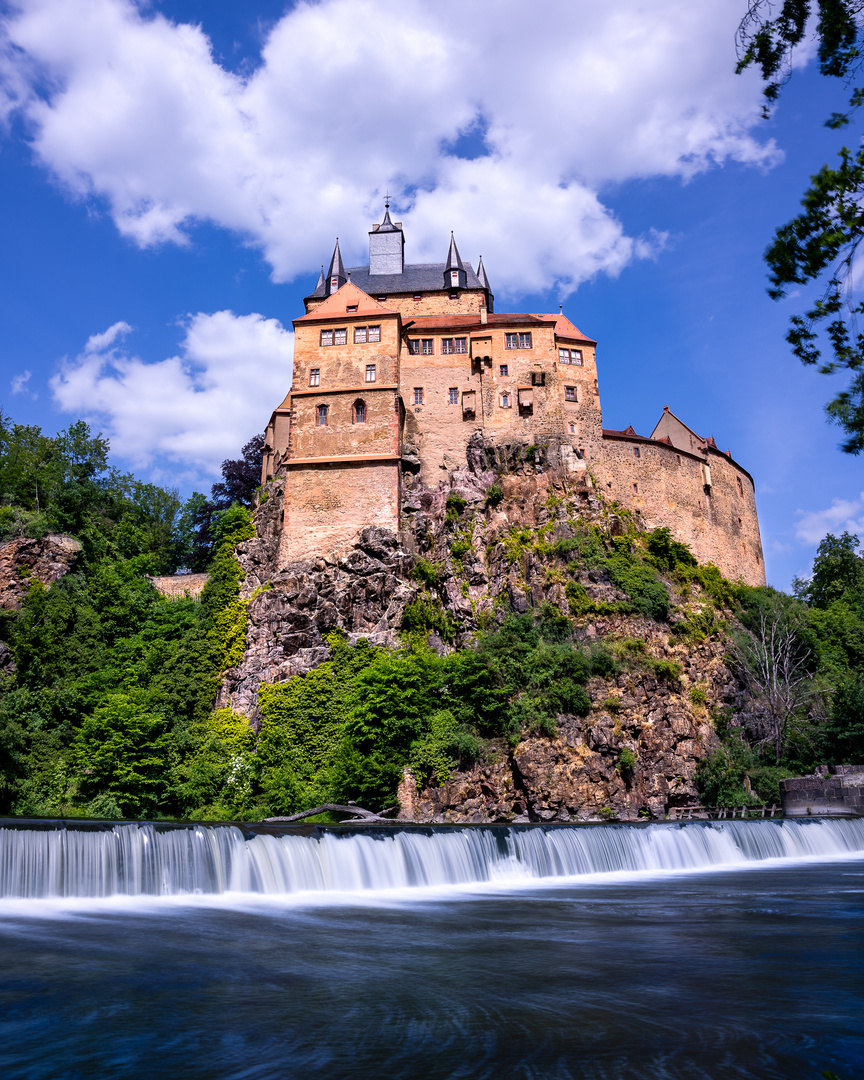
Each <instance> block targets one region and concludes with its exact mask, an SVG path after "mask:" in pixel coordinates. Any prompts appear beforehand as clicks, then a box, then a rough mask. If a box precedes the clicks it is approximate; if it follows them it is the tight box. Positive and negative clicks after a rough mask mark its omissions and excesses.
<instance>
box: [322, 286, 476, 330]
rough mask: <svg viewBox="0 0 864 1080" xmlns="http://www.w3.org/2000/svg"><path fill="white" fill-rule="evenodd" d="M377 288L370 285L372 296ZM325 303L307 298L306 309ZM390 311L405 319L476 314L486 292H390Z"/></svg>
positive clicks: (387, 302) (385, 303)
mask: <svg viewBox="0 0 864 1080" xmlns="http://www.w3.org/2000/svg"><path fill="white" fill-rule="evenodd" d="M375 295H376V294H375V290H374V289H372V288H371V286H370V296H372V297H375ZM323 303H325V299H324V298H323V297H322V298H321V299H317V300H307V301H306V310H307V311H308V312H309V313H310V314H311V313H312V312H314V311H316V310H317V309H318V308H319V307H321V305H322V304H323ZM380 303H382V304H384V305H385V307H387V309H388V310H390V311H398V312H399V314H400V315H401V316H402V319H403V320H404V321H407V320H408V319H413V318H416V317H417V316H418V315H476V314H479V313H480V311H481V310H483V309H485V307H486V293H485V292H484V291H483V289H460V290H459V291H458V292H457V294H456V296H455V297H453V298H452V299H451V297H450V293H449V292H444V291H442V292H440V293H424V294H423V296H422V299H418V300H415V299H414V294H413V293H404V294H399V293H390V294H388V295H387V297H386V299H384V300H381V301H380Z"/></svg>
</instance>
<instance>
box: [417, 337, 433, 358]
mask: <svg viewBox="0 0 864 1080" xmlns="http://www.w3.org/2000/svg"><path fill="white" fill-rule="evenodd" d="M420 352H421V353H422V354H423V355H424V356H434V355H435V338H431V337H424V338H421V339H420Z"/></svg>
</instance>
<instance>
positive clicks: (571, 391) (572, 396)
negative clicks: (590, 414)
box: [564, 386, 576, 401]
mask: <svg viewBox="0 0 864 1080" xmlns="http://www.w3.org/2000/svg"><path fill="white" fill-rule="evenodd" d="M564 400H565V401H575V400H576V387H575V386H565V387H564Z"/></svg>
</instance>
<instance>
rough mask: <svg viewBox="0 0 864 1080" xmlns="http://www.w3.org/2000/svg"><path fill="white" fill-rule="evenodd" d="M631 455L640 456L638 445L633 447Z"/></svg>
mask: <svg viewBox="0 0 864 1080" xmlns="http://www.w3.org/2000/svg"><path fill="white" fill-rule="evenodd" d="M633 457H637V458H638V457H642V451H641V450H640V449H639V447H638V446H634V447H633Z"/></svg>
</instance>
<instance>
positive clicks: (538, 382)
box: [531, 371, 546, 386]
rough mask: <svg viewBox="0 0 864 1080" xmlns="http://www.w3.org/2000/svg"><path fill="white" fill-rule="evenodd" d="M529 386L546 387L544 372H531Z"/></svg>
mask: <svg viewBox="0 0 864 1080" xmlns="http://www.w3.org/2000/svg"><path fill="white" fill-rule="evenodd" d="M531 385H532V386H545V385H546V372H545V371H532V372H531Z"/></svg>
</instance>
